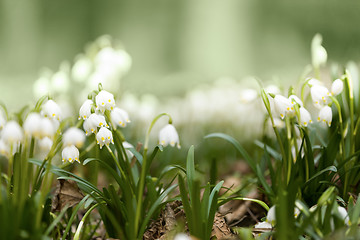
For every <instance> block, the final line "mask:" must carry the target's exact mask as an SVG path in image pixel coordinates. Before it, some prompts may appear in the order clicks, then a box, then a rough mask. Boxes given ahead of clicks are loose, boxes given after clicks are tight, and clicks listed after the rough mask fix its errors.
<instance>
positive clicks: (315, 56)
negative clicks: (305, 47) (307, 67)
mask: <svg viewBox="0 0 360 240" xmlns="http://www.w3.org/2000/svg"><path fill="white" fill-rule="evenodd" d="M321 43H322V37H321V35H320V34H316V35H315V36H314V38H313V40H312V42H311V55H312V64H313V66H314V67H315V68H319V67H320V66H322V65H325V64H326V60H327V52H326V50H325V48H324V47H323V46H321Z"/></svg>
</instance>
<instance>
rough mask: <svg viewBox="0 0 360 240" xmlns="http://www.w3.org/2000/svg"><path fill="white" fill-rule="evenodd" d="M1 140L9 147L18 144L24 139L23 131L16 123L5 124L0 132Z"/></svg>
mask: <svg viewBox="0 0 360 240" xmlns="http://www.w3.org/2000/svg"><path fill="white" fill-rule="evenodd" d="M1 138H2V139H3V140H4V142H6V143H7V144H9V145H11V144H14V143H16V144H17V143H20V142H21V141H22V140H23V138H24V134H23V130H22V128H21V127H20V125H19V124H18V123H17V122H15V121H10V122H7V123H6V125H5V127H4V129H3V130H2V133H1Z"/></svg>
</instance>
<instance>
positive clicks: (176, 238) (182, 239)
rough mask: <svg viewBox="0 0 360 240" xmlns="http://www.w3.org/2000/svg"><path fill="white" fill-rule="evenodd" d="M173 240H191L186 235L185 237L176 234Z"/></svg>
mask: <svg viewBox="0 0 360 240" xmlns="http://www.w3.org/2000/svg"><path fill="white" fill-rule="evenodd" d="M174 240H191V238H190V237H189V236H188V235H186V234H185V233H178V234H176V236H175V237H174Z"/></svg>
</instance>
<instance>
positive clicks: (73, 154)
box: [61, 145, 80, 163]
mask: <svg viewBox="0 0 360 240" xmlns="http://www.w3.org/2000/svg"><path fill="white" fill-rule="evenodd" d="M61 155H62V161H63V163H66V162H67V161H69V162H70V163H73V162H74V161H77V162H78V163H80V160H79V150H78V149H77V148H76V147H75V146H74V145H71V146H67V147H65V148H64V149H63V151H62V154H61Z"/></svg>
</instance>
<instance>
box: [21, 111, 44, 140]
mask: <svg viewBox="0 0 360 240" xmlns="http://www.w3.org/2000/svg"><path fill="white" fill-rule="evenodd" d="M41 118H42V117H41V115H40V114H39V113H36V112H33V113H30V114H29V115H28V116H27V117H26V119H25V121H24V124H23V128H24V132H25V135H28V136H32V137H40V132H41V128H42V125H41Z"/></svg>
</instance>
